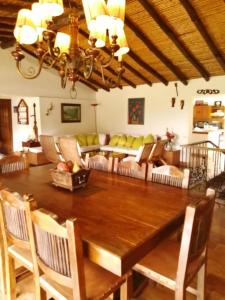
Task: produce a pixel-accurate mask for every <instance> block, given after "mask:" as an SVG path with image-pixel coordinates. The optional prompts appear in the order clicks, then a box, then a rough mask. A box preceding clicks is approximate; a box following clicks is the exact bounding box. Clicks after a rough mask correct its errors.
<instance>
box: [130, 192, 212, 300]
mask: <svg viewBox="0 0 225 300" xmlns="http://www.w3.org/2000/svg"><path fill="white" fill-rule="evenodd" d="M214 203H215V191H214V190H212V189H207V193H206V197H205V198H204V199H201V200H200V201H199V202H198V203H197V204H190V205H188V206H187V208H186V213H185V220H184V227H183V233H182V238H181V243H178V242H176V241H174V240H172V239H169V238H168V239H166V240H164V241H163V242H162V243H160V244H159V245H158V246H156V247H155V248H154V249H153V250H152V251H151V252H150V253H149V254H148V255H147V256H145V257H144V258H143V259H142V260H141V261H140V262H139V263H138V264H136V265H135V267H134V270H135V271H137V272H139V273H141V274H142V275H144V276H146V277H148V278H150V279H151V280H153V281H155V282H157V283H159V284H162V285H164V286H165V287H167V288H169V289H172V290H173V291H174V292H175V299H176V300H185V299H186V290H187V291H188V292H190V293H192V294H194V295H196V296H197V299H198V300H203V299H205V277H206V264H207V244H208V238H209V232H210V227H211V222H212V215H213V207H214ZM195 275H197V288H196V289H194V288H191V287H189V284H190V283H191V282H192V281H193V278H194V277H195Z"/></svg>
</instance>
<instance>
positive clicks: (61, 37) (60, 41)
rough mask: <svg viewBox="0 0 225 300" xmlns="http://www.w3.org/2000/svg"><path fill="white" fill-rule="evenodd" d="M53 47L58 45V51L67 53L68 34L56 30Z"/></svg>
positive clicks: (68, 44) (68, 45)
mask: <svg viewBox="0 0 225 300" xmlns="http://www.w3.org/2000/svg"><path fill="white" fill-rule="evenodd" d="M54 47H55V48H56V47H58V48H59V49H60V53H67V54H68V53H69V47H70V36H69V35H68V34H66V33H63V32H57V34H56V38H55V46H54Z"/></svg>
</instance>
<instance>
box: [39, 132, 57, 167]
mask: <svg viewBox="0 0 225 300" xmlns="http://www.w3.org/2000/svg"><path fill="white" fill-rule="evenodd" d="M40 142H41V146H42V149H43V152H44V154H45V156H46V158H47V160H49V161H51V162H52V163H58V162H59V161H61V160H62V159H61V156H60V154H61V153H60V152H59V151H58V150H57V148H56V143H55V140H54V136H52V135H40Z"/></svg>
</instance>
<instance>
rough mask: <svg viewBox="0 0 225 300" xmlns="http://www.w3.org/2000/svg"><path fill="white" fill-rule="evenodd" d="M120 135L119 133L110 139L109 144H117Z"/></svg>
mask: <svg viewBox="0 0 225 300" xmlns="http://www.w3.org/2000/svg"><path fill="white" fill-rule="evenodd" d="M119 138H120V136H119V135H113V136H112V137H111V139H110V142H109V145H110V146H117V144H118V141H119Z"/></svg>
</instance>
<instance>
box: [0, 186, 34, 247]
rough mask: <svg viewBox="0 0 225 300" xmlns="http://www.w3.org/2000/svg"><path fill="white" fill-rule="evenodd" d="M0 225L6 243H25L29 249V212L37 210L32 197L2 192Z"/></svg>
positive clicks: (0, 197)
mask: <svg viewBox="0 0 225 300" xmlns="http://www.w3.org/2000/svg"><path fill="white" fill-rule="evenodd" d="M0 200H1V201H0V202H1V203H0V225H1V230H2V235H3V239H4V240H5V242H6V243H11V244H13V243H16V242H20V243H21V242H23V246H28V247H29V234H28V228H27V219H28V216H27V211H31V210H34V209H36V208H37V203H36V201H35V200H34V199H33V197H32V195H24V196H23V197H22V196H21V195H20V194H18V193H16V192H11V191H9V190H6V189H3V190H1V191H0Z"/></svg>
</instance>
